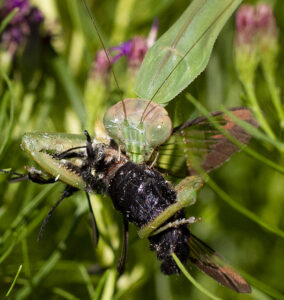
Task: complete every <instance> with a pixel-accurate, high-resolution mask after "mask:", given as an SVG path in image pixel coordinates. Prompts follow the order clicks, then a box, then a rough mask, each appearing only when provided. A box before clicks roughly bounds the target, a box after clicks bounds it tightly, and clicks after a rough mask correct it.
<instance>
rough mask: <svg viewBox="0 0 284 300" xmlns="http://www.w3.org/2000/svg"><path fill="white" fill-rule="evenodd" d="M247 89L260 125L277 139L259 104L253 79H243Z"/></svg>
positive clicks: (270, 135) (271, 136)
mask: <svg viewBox="0 0 284 300" xmlns="http://www.w3.org/2000/svg"><path fill="white" fill-rule="evenodd" d="M243 84H244V88H245V91H246V93H247V96H248V100H249V102H250V105H251V108H252V110H253V112H254V113H255V115H256V117H257V120H258V122H259V123H260V126H261V127H262V128H263V130H264V131H265V132H266V134H267V135H268V136H269V137H270V138H272V139H275V134H274V132H273V131H272V129H271V128H270V126H269V124H268V123H267V121H266V119H265V117H264V116H263V114H262V111H261V109H260V106H259V104H258V101H257V98H256V95H255V90H254V85H253V83H252V81H245V82H244V81H243Z"/></svg>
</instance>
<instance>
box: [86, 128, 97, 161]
mask: <svg viewBox="0 0 284 300" xmlns="http://www.w3.org/2000/svg"><path fill="white" fill-rule="evenodd" d="M84 134H85V136H86V138H87V146H86V148H87V155H88V158H89V159H91V160H92V159H94V158H95V152H94V149H93V147H92V140H91V137H90V135H89V132H88V131H87V130H84Z"/></svg>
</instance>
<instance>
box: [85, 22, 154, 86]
mask: <svg viewBox="0 0 284 300" xmlns="http://www.w3.org/2000/svg"><path fill="white" fill-rule="evenodd" d="M157 33H158V21H157V19H156V20H155V21H154V23H153V26H152V28H151V30H150V33H149V36H148V38H147V39H146V38H143V37H140V36H135V37H133V38H132V39H131V40H128V41H126V42H124V43H121V44H119V45H118V46H114V47H111V48H109V49H108V50H107V51H108V53H109V54H110V56H109V57H110V61H111V64H110V63H109V60H108V59H107V57H106V54H105V52H104V50H100V51H98V53H97V56H96V58H95V62H94V66H95V67H94V68H93V70H94V71H91V74H90V75H91V76H93V74H95V76H98V77H99V78H101V79H103V80H107V78H108V74H109V71H110V69H111V66H112V65H114V64H115V63H116V61H117V60H118V59H120V58H121V57H123V56H124V57H126V59H127V63H128V66H129V69H130V70H131V71H137V70H138V69H139V67H140V66H141V64H142V61H143V59H144V57H145V54H146V52H147V50H148V49H149V48H150V47H151V46H152V45H153V44H154V42H155V40H156V37H157Z"/></svg>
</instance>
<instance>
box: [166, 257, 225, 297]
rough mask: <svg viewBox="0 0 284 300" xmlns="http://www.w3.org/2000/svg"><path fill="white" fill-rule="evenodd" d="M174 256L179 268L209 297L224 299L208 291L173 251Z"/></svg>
mask: <svg viewBox="0 0 284 300" xmlns="http://www.w3.org/2000/svg"><path fill="white" fill-rule="evenodd" d="M172 256H173V258H174V260H175V262H176V264H177V265H178V267H179V269H180V270H181V271H182V273H183V275H184V276H185V277H186V278H187V279H188V280H189V281H190V282H191V283H192V284H193V285H194V286H195V287H196V288H197V289H198V290H199V291H200V292H201V293H202V294H204V295H205V296H207V297H209V298H210V299H212V300H222V299H221V298H219V297H216V296H214V295H213V294H212V293H210V292H209V291H207V290H206V289H205V288H204V287H203V286H202V285H200V284H199V283H198V282H197V281H196V280H195V279H194V278H193V277H192V276H191V275H190V274H189V273H188V271H187V270H186V268H185V267H184V265H183V264H182V263H181V261H180V260H179V259H178V257H177V256H176V255H175V254H174V253H172Z"/></svg>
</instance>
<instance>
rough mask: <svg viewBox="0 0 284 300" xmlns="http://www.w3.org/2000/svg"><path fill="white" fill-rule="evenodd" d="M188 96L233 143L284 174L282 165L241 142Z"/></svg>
mask: <svg viewBox="0 0 284 300" xmlns="http://www.w3.org/2000/svg"><path fill="white" fill-rule="evenodd" d="M186 98H187V99H188V100H189V101H190V102H191V103H192V104H193V105H194V106H195V107H196V108H197V109H198V110H199V111H200V112H201V113H202V114H203V115H204V116H205V117H207V118H208V120H209V121H210V122H211V123H212V124H213V125H214V127H215V128H216V129H218V130H219V131H220V132H221V133H222V134H223V135H224V136H225V137H226V138H228V139H229V140H230V141H231V142H232V143H234V144H236V145H237V146H238V147H239V148H240V149H241V150H243V151H244V152H246V153H247V154H248V155H250V156H251V157H253V158H255V159H257V160H259V161H260V162H262V163H263V164H265V165H267V166H268V167H270V168H273V169H274V170H276V171H278V172H279V173H282V174H284V168H283V167H282V166H280V165H279V164H277V163H275V162H273V161H272V160H270V159H268V158H266V157H265V156H263V155H261V154H259V153H257V152H256V151H254V150H253V149H251V148H250V147H249V146H246V145H244V144H242V143H241V142H239V141H238V140H237V139H236V138H234V137H232V136H231V135H230V134H229V133H228V132H227V131H226V130H224V129H223V128H222V126H220V125H219V124H218V123H217V122H216V121H215V120H214V119H213V118H212V117H211V115H210V112H209V111H208V110H207V109H206V108H205V107H204V106H203V105H201V104H200V103H199V102H198V101H197V100H196V99H195V98H194V97H193V96H192V95H187V96H186Z"/></svg>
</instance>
